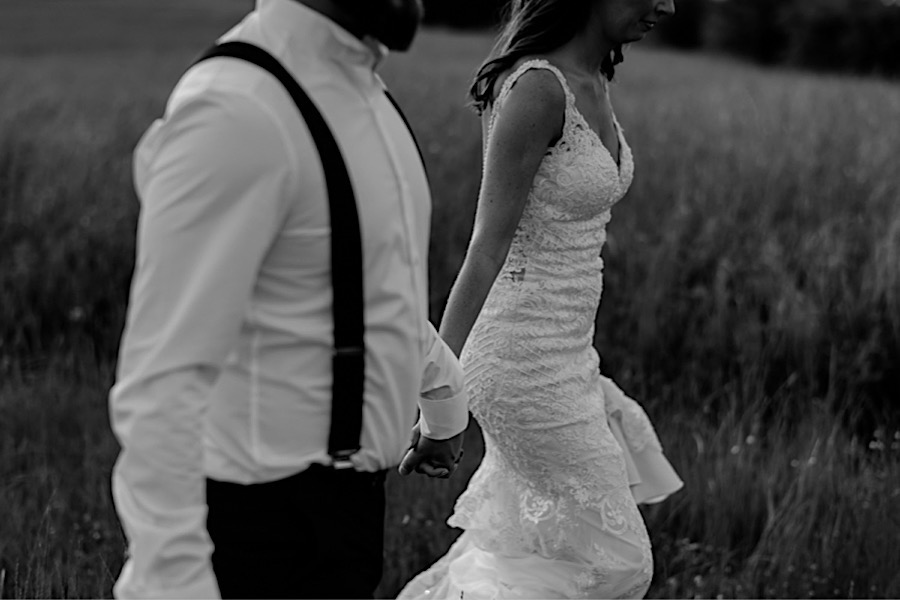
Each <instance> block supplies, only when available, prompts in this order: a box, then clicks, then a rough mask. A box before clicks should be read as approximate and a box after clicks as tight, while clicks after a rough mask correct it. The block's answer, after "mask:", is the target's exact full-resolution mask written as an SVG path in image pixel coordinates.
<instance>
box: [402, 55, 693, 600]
mask: <svg viewBox="0 0 900 600" xmlns="http://www.w3.org/2000/svg"><path fill="white" fill-rule="evenodd" d="M533 68H540V69H548V70H550V71H552V72H553V73H554V74H556V76H557V77H558V78H559V81H560V84H561V85H562V86H563V89H564V90H565V94H566V98H567V101H566V113H565V125H564V130H563V135H562V137H561V139H560V140H559V142H558V143H557V144H556V145H555V146H554V147H553V148H552V149H551V150H550V151H549V152H548V153H547V155H546V156H545V158H544V160H543V163H542V164H541V166H540V169H539V170H538V173H537V175H536V177H535V180H534V185H533V187H532V190H531V193H530V195H529V198H528V200H527V204H526V207H525V211H524V214H523V215H522V218H521V222H520V224H519V227H518V230H517V231H516V234H515V237H514V239H513V242H512V246H511V247H510V250H509V255H508V257H507V259H506V263H505V264H504V265H503V267H502V270H501V272H500V274H499V275H498V277H497V280H496V282H495V283H494V286H493V287H492V289H491V291H490V294H489V295H488V298H487V300H486V303H485V305H484V308H483V309H482V312H481V314H480V316H479V317H478V320H477V321H476V323H475V325H474V327H473V329H472V332H471V334H470V336H469V338H468V341H467V343H466V346H465V348H464V350H463V352H462V356H461V361H462V363H463V365H464V367H465V370H466V383H467V386H468V389H469V392H470V396H471V410H472V413H473V414H474V416H475V418H476V419H477V420H478V423H479V425H480V426H481V429H482V431H483V434H484V442H485V455H484V459H483V461H482V463H481V466H480V467H479V468H478V470H477V471H476V473H475V474H474V475H473V477H472V479H471V481H470V483H469V486H468V488H467V489H466V491H465V492H464V493H463V494H462V495H461V496H460V497H459V499H458V500H457V502H456V507H455V511H454V514H453V515H452V516H451V517H450V519H449V520H448V524H449V525H451V526H453V527H458V528H461V529H464V530H465V531H464V533H463V534H462V535H461V536H460V537H459V538H458V540H457V541H456V542H455V543H454V545H453V546H452V547H451V548H450V550H449V552H448V553H447V554H446V555H445V556H443V557H442V558H441V559H440V560H439V561H438V562H437V563H435V564H434V565H433V566H432V567H431V568H430V569H428V570H427V571H425V572H424V573H422V574H420V575H418V576H417V577H416V578H415V579H413V580H412V581H411V582H410V583H409V584H408V585H407V586H406V588H404V590H403V591H402V592H401V594H400V596H399V597H400V598H404V599H405V598H465V599H466V600H475V599H476V598H618V597H642V596H643V595H644V594H645V593H646V591H647V588H648V586H649V584H650V579H651V576H652V573H653V561H652V554H651V551H650V540H649V537H648V536H647V531H646V529H645V527H644V522H643V519H642V517H641V514H640V512H639V511H638V508H637V503H638V502H654V501H659V500H661V499H663V498H665V497H666V496H668V495H669V494H671V493H672V492H674V491H676V490H677V489H679V488H680V487H681V485H682V483H681V480H680V479H679V478H678V476H677V475H676V473H675V471H674V470H673V469H672V467H671V466H670V464H669V462H668V461H667V460H666V458H665V457H664V456H663V454H662V450H661V447H660V444H659V440H658V439H657V436H656V433H655V432H654V430H653V427H652V425H651V424H650V421H649V420H648V418H647V415H646V414H645V412H644V411H643V409H642V408H641V407H640V405H638V403H637V402H635V401H634V400H632V399H631V398H629V397H627V396H626V395H625V394H624V393H623V392H622V391H621V390H620V389H619V388H618V387H617V386H616V385H615V384H614V383H613V382H612V381H610V380H609V379H607V378H606V377H603V376H602V375H601V374H600V371H599V358H598V355H597V352H596V351H595V349H594V348H593V345H592V340H593V337H594V317H595V314H596V311H597V307H598V305H599V302H600V294H601V290H602V287H603V274H602V271H603V261H602V259H601V258H600V251H601V249H602V248H603V244H604V242H605V239H606V224H607V222H609V219H610V209H611V208H612V206H613V205H614V204H615V203H616V202H617V201H619V200H620V199H621V198H622V196H623V195H624V194H625V192H626V191H627V190H628V187H629V186H630V184H631V180H632V176H633V171H634V166H633V162H632V156H631V151H630V149H629V147H628V145H627V143H626V142H625V140H624V138H623V137H622V133H621V129H620V128H619V125H618V122H616V123H615V125H616V130H617V132H618V137H619V147H620V153H619V155H620V161H619V162H620V164H617V163H616V161H615V160H614V159H613V157H612V156H611V154H610V153H609V152H608V151H607V149H606V148H605V146H604V145H603V143H602V142H601V141H600V138H599V137H598V136H597V134H596V133H594V132H593V130H592V129H591V128H590V127H589V126H588V124H587V122H586V121H585V120H584V117H583V116H582V115H581V114H580V113H579V111H578V109H577V108H576V106H575V97H574V96H573V94H572V92H571V91H570V89H569V87H568V85H567V83H566V80H565V77H564V76H563V74H562V73H561V72H560V71H559V70H558V69H556V68H555V67H554V66H553V65H551V64H550V63H549V62H547V61H543V60H533V61H528V62H526V63H524V64H522V65H521V67H520V68H518V69H517V70H516V71H515V72H514V73H513V74H511V75H510V76H509V77H508V78H507V80H506V82H505V83H504V85H503V87H502V88H501V90H500V93H499V94H498V97H497V100H496V102H495V104H494V113H493V116H496V114H497V113H498V112H499V111H500V110H501V109H502V105H503V101H504V99H505V98H506V96H507V94H508V93H509V90H510V88H511V87H512V85H513V84H514V83H515V81H516V80H517V79H518V78H519V77H520V76H521V75H522V73H524V72H525V71H527V70H528V69H533ZM492 120H493V119H492ZM490 129H491V128H490V127H489V129H488V135H490Z"/></svg>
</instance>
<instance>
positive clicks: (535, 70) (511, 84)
mask: <svg viewBox="0 0 900 600" xmlns="http://www.w3.org/2000/svg"><path fill="white" fill-rule="evenodd" d="M495 89H496V90H497V100H499V101H501V102H503V103H506V102H507V101H509V102H515V103H517V104H523V103H524V104H526V105H527V106H531V107H533V108H534V109H536V110H548V111H550V112H551V113H555V112H558V111H559V110H562V109H564V108H565V103H566V94H565V90H564V89H563V87H562V86H561V85H560V81H559V77H558V76H557V75H556V73H554V72H553V70H552V68H551V67H550V63H549V62H548V61H547V60H546V59H544V58H543V57H541V56H524V57H522V58H520V59H519V60H517V61H516V62H515V64H513V65H512V66H511V67H510V68H509V69H507V70H506V71H504V72H502V73H500V75H499V76H498V77H497V83H496V88H495ZM507 97H508V100H507Z"/></svg>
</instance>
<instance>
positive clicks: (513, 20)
mask: <svg viewBox="0 0 900 600" xmlns="http://www.w3.org/2000/svg"><path fill="white" fill-rule="evenodd" d="M595 2H596V0H510V2H509V5H508V8H507V13H506V18H505V19H504V25H503V29H502V31H501V32H500V37H499V38H498V39H497V43H496V44H494V49H493V50H492V51H491V53H490V55H489V56H488V58H487V60H486V61H485V62H484V63H483V64H482V65H481V68H479V69H478V73H477V74H476V75H475V81H474V82H473V83H472V87H471V88H469V96H470V97H471V98H472V105H473V106H474V107H475V110H476V111H477V112H478V114H481V113H482V112H484V110H485V109H486V108H487V107H488V106H489V105H490V104H491V103H492V102H493V100H494V85H495V84H496V83H497V78H498V77H499V76H500V75H501V74H502V73H504V72H505V71H507V70H509V69H510V68H511V67H512V66H513V65H514V64H516V62H517V61H518V60H519V59H520V58H522V57H523V56H528V55H531V54H545V53H547V52H552V51H553V50H556V49H557V48H559V47H561V46H563V45H565V44H566V43H568V42H569V41H570V40H571V39H572V38H574V37H575V36H576V35H577V34H578V33H579V32H580V31H581V29H582V28H583V27H584V25H585V23H587V21H588V17H589V16H590V14H591V6H592V5H593V4H594V3H595ZM622 60H623V57H622V46H621V45H618V46H616V47H615V48H613V50H612V52H610V54H609V56H607V57H606V58H604V59H603V64H602V65H601V67H600V72H601V73H603V75H604V76H606V78H607V79H609V80H612V78H613V76H614V75H615V66H616V65H617V64H619V63H620V62H622Z"/></svg>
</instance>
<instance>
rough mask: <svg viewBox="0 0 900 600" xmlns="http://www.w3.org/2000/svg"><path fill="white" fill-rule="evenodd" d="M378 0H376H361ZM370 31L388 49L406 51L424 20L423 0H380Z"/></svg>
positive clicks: (369, 0) (371, 0)
mask: <svg viewBox="0 0 900 600" xmlns="http://www.w3.org/2000/svg"><path fill="white" fill-rule="evenodd" d="M360 1H362V2H376V0H360ZM378 4H379V5H380V7H379V8H378V9H377V10H378V13H379V14H378V15H377V16H375V18H374V19H373V24H372V30H371V31H370V33H371V34H372V35H373V36H374V37H375V38H377V39H378V41H380V42H381V43H382V44H384V45H385V46H387V47H388V49H390V50H393V51H397V52H404V51H406V50H408V49H409V47H410V46H411V45H412V43H413V40H414V39H415V37H416V31H418V29H419V23H421V21H422V16H423V8H422V2H421V0H380V1H379V2H378Z"/></svg>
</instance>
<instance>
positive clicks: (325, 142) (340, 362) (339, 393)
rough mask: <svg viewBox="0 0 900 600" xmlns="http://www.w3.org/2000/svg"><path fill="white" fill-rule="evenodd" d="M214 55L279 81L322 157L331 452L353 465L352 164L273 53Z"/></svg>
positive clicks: (240, 45) (209, 54)
mask: <svg viewBox="0 0 900 600" xmlns="http://www.w3.org/2000/svg"><path fill="white" fill-rule="evenodd" d="M214 57H230V58H237V59H241V60H245V61H247V62H250V63H253V64H255V65H257V66H259V67H260V68H262V69H265V70H266V71H268V72H269V73H271V74H272V75H273V76H274V77H275V78H276V79H278V81H280V82H281V84H282V85H283V86H284V87H285V89H286V90H287V92H288V93H289V94H290V96H291V98H292V99H293V101H294V103H295V104H296V105H297V108H298V109H299V111H300V116H301V117H302V118H303V119H304V120H305V122H306V125H307V127H308V128H309V131H310V134H311V135H312V138H313V142H314V143H315V145H316V148H317V149H318V152H319V158H320V160H321V161H322V168H323V170H324V172H325V186H326V189H327V193H328V207H329V213H330V219H331V283H332V288H333V290H334V307H333V311H334V354H333V358H332V369H333V379H334V383H333V387H332V405H331V428H330V431H329V436H328V454H329V455H330V456H331V457H332V459H333V460H334V466H335V467H336V468H346V467H350V466H352V465H351V463H350V461H349V458H350V456H351V455H352V454H354V453H355V452H356V451H358V450H359V448H360V434H361V432H362V417H363V391H364V386H365V368H366V367H365V339H364V336H365V322H364V321H365V301H364V295H363V262H362V258H363V257H362V240H361V237H360V225H359V215H358V213H357V208H356V196H355V195H354V193H353V186H352V184H351V182H350V176H349V174H348V173H347V166H346V164H345V162H344V158H343V156H342V155H341V151H340V148H339V147H338V144H337V141H336V140H335V139H334V135H333V134H332V133H331V130H330V129H329V127H328V124H327V123H326V122H325V119H324V118H323V117H322V114H321V112H320V111H319V110H318V109H317V108H316V106H315V104H314V103H313V102H312V100H311V99H310V98H309V96H308V95H307V94H306V92H304V90H303V88H302V87H301V86H300V84H299V83H298V82H297V81H296V80H295V79H294V78H293V77H292V76H291V75H290V73H288V71H287V69H285V68H284V66H282V64H281V63H280V62H279V61H278V60H277V59H276V58H275V57H274V56H272V55H271V54H269V53H268V52H266V51H265V50H263V49H262V48H259V47H257V46H254V45H252V44H248V43H246V42H226V43H223V44H219V45H217V46H213V47H212V48H210V49H209V50H207V51H206V52H205V53H204V54H203V55H201V56H200V58H198V59H197V60H196V61H195V63H194V64H197V63H199V62H202V61H204V60H208V59H210V58H214ZM385 93H387V91H386V90H385ZM387 95H388V98H389V99H390V101H391V103H392V104H393V105H394V107H395V108H396V109H397V111H398V112H399V113H400V115H401V117H402V118H403V121H404V123H406V126H407V127H409V123H408V122H407V121H406V117H405V116H403V113H402V111H400V108H399V106H397V103H396V102H395V101H394V99H393V98H392V97H391V96H390V94H387ZM410 134H412V129H410ZM413 138H414V139H415V136H413ZM416 146H417V147H418V143H417V144H416ZM421 155H422V152H421V149H419V156H420V157H421ZM423 164H424V163H423Z"/></svg>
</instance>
